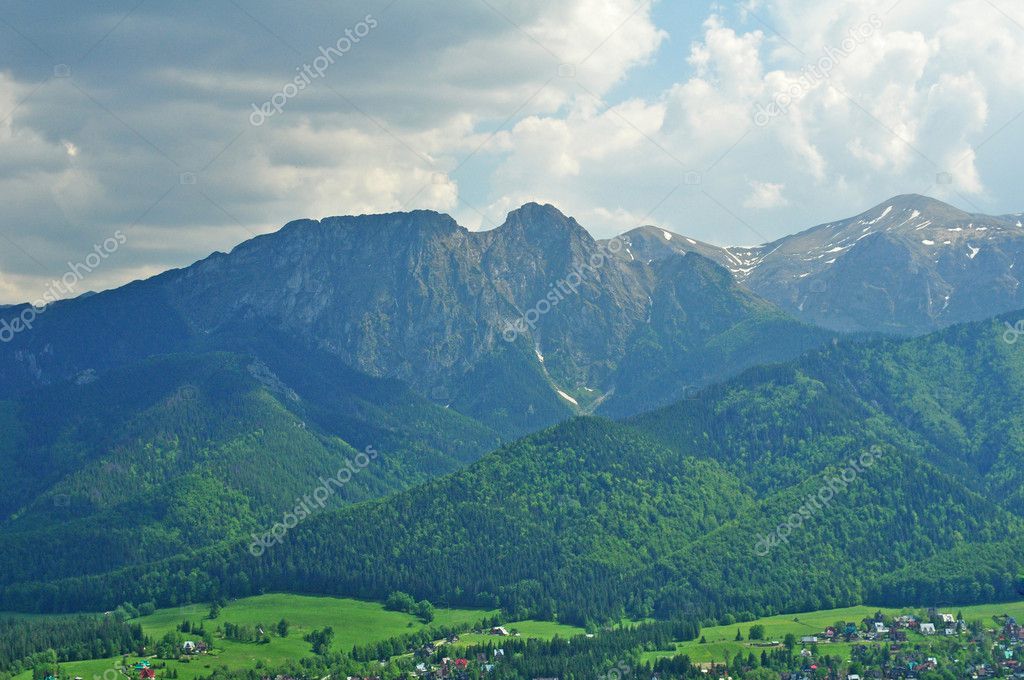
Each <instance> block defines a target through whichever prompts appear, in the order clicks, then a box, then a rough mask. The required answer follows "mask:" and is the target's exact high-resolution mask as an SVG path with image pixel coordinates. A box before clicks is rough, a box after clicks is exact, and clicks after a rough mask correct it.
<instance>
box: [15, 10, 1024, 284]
mask: <svg viewBox="0 0 1024 680" xmlns="http://www.w3.org/2000/svg"><path fill="white" fill-rule="evenodd" d="M1022 63H1024V6H1022V4H1021V3H1020V2H1019V1H1018V0H899V1H897V0H884V1H883V2H876V1H875V0H842V1H840V0H750V1H748V2H738V3H713V4H707V3H705V2H700V1H695V2H691V1H690V0H686V1H685V2H684V1H682V0H674V1H672V2H669V1H668V0H661V1H660V2H659V1H654V2H650V1H639V0H446V1H445V2H443V3H442V2H439V3H425V2H416V1H414V0H354V1H353V0H345V1H344V2H337V1H334V2H313V1H309V2H289V3H279V2H270V1H269V0H268V1H262V0H260V1H255V0H208V1H207V2H177V3H167V2H157V1H156V0H141V1H140V0H126V1H124V2H117V1H96V2H89V3H68V2H63V1H62V2H48V1H45V0H33V1H31V2H30V1H28V0H25V1H20V0H15V1H12V2H9V3H5V11H4V13H3V14H2V15H0V202H2V205H3V206H4V209H3V212H2V214H0V303H6V302H18V301H27V300H34V299H38V297H39V296H40V295H41V294H42V292H43V291H44V290H46V288H47V283H48V282H49V281H50V280H51V279H53V278H56V277H59V276H60V275H61V274H62V273H63V272H65V271H66V270H67V268H68V265H69V263H75V262H79V261H82V260H83V258H84V257H85V256H86V255H87V254H88V253H90V252H92V251H93V249H94V247H95V246H96V245H98V244H101V243H103V241H104V239H107V238H108V237H110V236H111V235H112V234H114V233H115V232H117V231H120V232H121V233H123V234H124V236H125V243H124V245H122V246H120V247H119V248H118V249H117V251H116V252H115V253H113V254H111V255H110V256H109V257H107V258H105V259H104V260H103V262H102V264H101V266H99V267H97V268H96V269H95V271H93V272H92V274H91V275H90V276H89V277H88V279H87V280H86V281H85V282H83V285H87V287H88V288H91V289H96V290H98V289H103V288H108V287H111V286H114V285H118V284H120V283H124V282H127V281H130V280H132V279H136V278H140V277H144V276H148V275H151V274H154V273H156V272H159V271H162V270H164V269H167V268H170V267H176V266H183V265H187V264H189V263H191V262H192V261H194V260H196V259H198V258H200V257H203V256H205V255H206V254H208V253H210V252H212V251H214V250H227V249H230V248H231V247H232V246H234V245H235V244H237V243H239V242H241V241H243V240H245V239H247V238H250V237H251V236H252V235H254V234H259V233H263V232H267V231H272V230H274V229H277V228H278V227H280V226H281V225H282V224H284V223H285V222H287V221H289V220H292V219H296V218H300V217H313V218H319V217H324V216H329V215H340V214H359V213H370V212H389V211H396V210H407V209H413V208H431V209H435V210H440V211H443V212H448V213H451V214H452V215H454V216H455V217H456V219H458V221H459V222H460V223H461V224H463V225H465V226H466V227H468V228H471V229H488V228H493V227H494V226H496V225H497V224H500V223H501V222H502V221H503V219H504V216H505V214H506V213H507V212H508V211H509V210H511V209H513V208H515V207H518V206H519V205H520V204H522V203H524V202H527V201H539V202H550V203H553V204H555V205H557V206H558V207H559V208H560V209H562V210H563V211H564V212H566V213H568V214H571V215H573V216H575V217H576V218H577V219H578V220H579V221H580V222H581V223H582V224H583V225H584V226H586V227H587V228H588V229H590V231H591V232H592V233H594V234H595V235H596V236H609V235H612V234H613V233H619V232H621V231H624V230H626V229H629V228H631V227H634V226H637V225H638V224H658V225H661V226H664V227H666V228H669V229H672V230H674V231H678V232H681V233H684V234H687V235H690V236H693V237H695V238H700V239H703V240H706V241H709V242H712V243H718V244H752V243H760V242H764V241H767V240H770V239H772V238H775V237H778V236H781V235H783V234H787V233H792V232H794V231H798V230H800V229H804V228H807V227H809V226H813V225H815V224H818V223H822V222H826V221H828V220H831V219H837V218H841V217H846V216H850V215H853V214H856V213H859V212H861V211H863V210H866V209H867V208H869V207H871V206H874V205H875V204H877V203H880V202H882V201H884V200H885V199H886V198H887V197H889V196H892V195H894V194H900V193H924V194H929V195H932V196H935V197H937V198H941V199H943V200H947V201H949V202H951V203H953V204H955V205H957V206H958V207H961V208H964V209H967V210H970V211H973V212H986V213H996V214H1002V213H1009V212H1018V211H1020V210H1024V196H1022V195H1021V191H1020V188H1021V179H1020V178H1021V168H1020V153H1019V150H1020V149H1021V148H1022V147H1024V115H1022V114H1024V69H1021V67H1020V64H1022ZM76 292H79V293H80V292H84V290H79V291H76Z"/></svg>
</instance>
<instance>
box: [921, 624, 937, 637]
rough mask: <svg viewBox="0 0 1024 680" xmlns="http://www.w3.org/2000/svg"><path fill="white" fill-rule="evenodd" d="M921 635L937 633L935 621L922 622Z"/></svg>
mask: <svg viewBox="0 0 1024 680" xmlns="http://www.w3.org/2000/svg"><path fill="white" fill-rule="evenodd" d="M921 635H935V624H934V623H922V624H921Z"/></svg>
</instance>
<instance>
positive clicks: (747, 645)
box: [643, 602, 1024, 663]
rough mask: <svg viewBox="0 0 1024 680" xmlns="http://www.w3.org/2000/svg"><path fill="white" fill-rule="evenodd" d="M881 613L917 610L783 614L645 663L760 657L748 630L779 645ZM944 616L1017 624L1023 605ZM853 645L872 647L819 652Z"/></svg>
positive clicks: (721, 630) (721, 629)
mask: <svg viewBox="0 0 1024 680" xmlns="http://www.w3.org/2000/svg"><path fill="white" fill-rule="evenodd" d="M877 611H881V612H882V613H883V614H887V615H898V614H908V613H916V612H918V611H919V610H918V609H914V608H902V609H893V608H886V607H864V606H860V607H846V608H843V609H826V610H821V611H815V612H807V613H803V614H782V615H779V616H769V617H766V618H762V619H757V620H755V621H746V622H743V623H736V624H732V625H729V626H714V627H712V628H704V629H702V630H701V635H702V636H703V637H704V639H705V640H706V643H705V644H701V643H700V642H699V640H700V638H698V639H697V640H694V641H688V642H681V643H679V644H677V645H676V649H675V651H672V652H668V651H662V652H647V653H645V654H644V656H643V658H644V660H653V659H656V658H659V657H665V656H673V655H675V654H688V655H689V656H690V658H691V659H692V660H693V661H694V662H698V663H709V662H713V661H719V662H720V661H722V660H723V659H724V658H725V656H726V655H727V654H728V656H729V657H730V658H732V657H734V656H736V654H737V653H740V652H742V653H743V654H744V656H745V655H747V654H749V653H750V652H754V653H755V654H760V652H761V650H762V649H763V647H758V646H756V645H757V644H758V643H755V642H750V641H749V640H746V639H745V638H746V637H747V634H748V632H749V631H750V627H751V626H753V625H756V624H760V625H763V626H764V628H765V640H763V641H758V642H760V643H764V642H771V641H776V640H777V641H782V639H783V638H785V636H786V634H787V633H792V634H794V635H796V636H797V638H798V639H799V638H800V637H802V636H804V635H814V634H815V633H820V632H822V631H823V630H824V629H825V627H826V626H831V625H832V624H834V623H835V622H836V621H854V622H857V623H860V621H861V620H862V619H864V618H866V617H869V616H872V615H874V613H875V612H877ZM942 611H944V612H948V613H950V614H956V613H957V612H963V615H964V619H965V620H967V621H972V620H981V621H982V623H983V624H985V626H986V627H991V626H992V625H993V621H992V617H993V616H995V615H1002V614H1008V615H1010V616H1013V617H1016V618H1017V619H1018V620H1021V619H1022V618H1024V602H1011V603H1007V604H985V605H976V606H971V607H947V608H944V609H942ZM737 628H738V629H739V630H740V633H741V634H742V635H743V637H744V640H743V641H742V642H738V641H736V629H737ZM938 639H941V636H937V637H925V636H923V635H917V634H914V633H911V635H910V639H909V641H910V642H925V641H929V640H932V641H934V640H938ZM855 644H872V643H869V642H861V643H845V642H839V643H827V644H821V645H819V650H820V651H821V653H823V654H829V655H831V656H840V657H842V658H844V659H849V658H850V649H851V648H852V647H853V646H854V645H855Z"/></svg>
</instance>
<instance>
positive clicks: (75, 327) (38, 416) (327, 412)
mask: <svg viewBox="0 0 1024 680" xmlns="http://www.w3.org/2000/svg"><path fill="white" fill-rule="evenodd" d="M1022 252H1024V228H1021V226H1020V220H1019V218H1017V217H1016V216H1009V217H986V216H981V215H970V214H967V213H963V212H960V211H958V210H956V209H954V208H952V207H950V206H946V205H944V204H941V203H939V202H937V201H934V200H932V199H927V198H924V197H920V196H900V197H896V198H893V199H891V200H890V201H887V202H884V203H883V204H880V205H879V206H878V207H876V208H873V209H871V210H869V211H867V212H866V213H864V214H862V215H859V216H857V217H853V218H850V219H847V220H842V221H838V222H834V223H830V224H826V225H822V226H819V227H814V228H812V229H810V230H807V231H805V232H802V233H800V234H796V235H794V236H790V237H786V238H783V239H780V240H778V241H775V242H773V243H771V244H767V245H764V246H758V247H750V248H734V247H728V248H726V247H718V246H713V245H710V244H706V243H701V242H699V241H696V240H694V239H690V238H687V237H685V236H681V235H678V234H673V233H672V232H669V231H666V230H663V229H659V228H655V227H641V228H638V229H635V230H632V231H630V232H627V233H626V234H623V235H622V236H619V237H616V238H615V239H608V240H597V239H594V238H593V237H592V236H591V235H590V234H589V233H588V232H587V231H586V230H585V229H584V228H583V227H582V226H581V225H580V224H579V223H577V222H576V221H575V220H574V219H572V218H570V217H567V216H565V215H563V214H562V213H560V212H559V211H558V210H557V209H556V208H554V207H553V206H550V205H545V206H542V205H537V204H527V205H525V206H523V207H522V208H520V209H518V210H516V211H513V212H512V213H510V214H509V216H508V218H507V220H506V221H505V223H504V224H502V225H501V226H500V227H498V228H497V229H494V230H491V231H487V232H472V231H469V230H467V229H465V228H463V227H461V226H459V225H458V224H457V223H456V222H455V221H454V220H453V219H452V218H450V217H448V216H446V215H442V214H439V213H435V212H429V211H416V212H411V213H396V214H389V215H369V216H359V217H334V218H326V219H323V220H319V221H317V220H300V221H296V222H291V223H289V224H287V225H285V227H283V228H282V229H281V230H280V231H278V232H275V233H272V234H267V235H264V236H260V237H257V238H254V239H252V240H250V241H247V242H245V243H243V244H241V245H239V246H238V247H236V248H235V249H234V250H232V251H231V252H230V253H215V254H213V255H211V256H210V257H208V258H206V259H204V260H202V261H200V262H197V263H195V264H194V265H192V266H190V267H187V268H184V269H178V270H172V271H168V272H165V273H164V274H161V275H159V276H156V277H154V278H151V279H148V280H145V281H137V282H134V283H131V284H128V285H126V286H123V287H121V288H118V289H115V290H111V291H106V292H102V293H96V294H89V295H84V296H81V297H79V298H76V299H72V300H67V301H62V302H58V303H55V304H53V305H51V306H49V307H48V308H46V310H45V312H43V313H39V314H38V315H36V318H35V321H34V324H33V327H32V328H31V329H30V330H24V331H22V332H20V333H17V334H14V335H13V337H12V338H11V339H10V341H9V342H4V343H0V465H3V468H4V470H5V475H4V476H3V477H2V478H0V489H2V491H3V493H2V494H0V538H2V539H3V540H4V544H5V547H6V550H5V553H4V555H2V556H0V608H3V607H8V608H13V609H34V610H73V609H90V608H93V609H94V608H109V607H111V606H115V605H116V604H119V603H120V602H121V601H123V600H124V599H125V598H129V599H132V600H133V601H136V602H141V601H144V600H149V599H154V600H157V601H158V602H160V603H163V604H177V603H179V602H182V601H194V600H196V599H201V598H209V597H214V596H220V595H225V594H227V595H238V594H248V593H252V592H258V591H260V590H267V589H285V590H295V589H299V590H304V591H306V592H329V593H337V594H346V595H361V596H367V597H383V596H385V595H387V594H388V593H389V592H390V591H391V590H395V589H402V590H406V591H408V592H412V593H414V594H415V595H416V596H417V597H429V598H430V599H431V600H432V601H436V602H446V603H451V604H474V605H486V606H494V605H501V606H502V607H504V608H506V609H507V610H509V611H514V612H518V613H520V614H523V615H526V614H529V615H536V616H541V617H552V616H558V617H560V618H563V619H566V620H573V621H578V622H585V621H596V620H612V619H614V618H615V617H617V616H621V615H630V616H637V617H646V616H652V615H655V616H663V615H664V616H675V615H678V614H680V613H685V612H687V611H694V612H697V611H699V612H702V613H703V614H705V615H708V616H717V615H720V614H724V613H728V612H737V611H748V612H758V613H765V612H771V611H792V610H796V609H799V608H802V607H803V608H815V607H817V606H836V605H837V604H839V603H853V602H858V601H864V600H865V599H867V598H869V597H870V598H872V599H873V601H879V602H881V601H897V600H906V601H910V600H912V599H913V598H914V597H922V596H923V595H924V594H928V595H929V596H935V597H940V596H941V597H944V598H947V599H958V598H959V600H964V598H965V597H966V599H967V600H975V601H976V600H978V599H979V598H982V597H983V596H991V597H996V596H998V597H1005V596H1010V595H1012V594H1013V593H1016V592H1017V590H1018V589H1019V588H1020V587H1021V583H1020V581H1019V580H1018V571H1019V565H1020V560H1021V558H1022V555H1021V553H1020V549H1019V548H1018V547H1017V546H1019V545H1020V544H1021V543H1020V540H1019V539H1020V538H1021V535H1020V529H1021V521H1022V519H1024V497H1022V496H1021V492H1020V488H1021V484H1020V483H1021V481H1024V480H1022V471H1024V468H1022V467H1021V465H1020V460H1021V459H1022V458H1021V455H1020V454H1021V446H1024V444H1022V443H1021V442H1022V441H1024V438H1022V429H1021V426H1022V425H1024V423H1021V422H1020V416H1019V414H1018V412H1019V404H1020V400H1021V398H1022V397H1024V361H1022V357H1021V354H1020V347H1019V346H1017V345H1016V344H1015V343H1010V342H1007V341H1006V339H1005V337H1004V331H1005V328H1006V325H1007V324H1009V325H1010V326H1014V324H1015V323H1016V322H1017V321H1018V319H1019V318H1020V317H1019V315H1008V316H1003V317H1000V318H998V319H996V320H993V318H994V317H996V315H998V314H1003V313H1006V312H1011V311H1012V310H1015V309H1017V308H1019V307H1024V300H1022V299H1021V298H1020V292H1019V283H1018V281H1017V279H1016V278H1015V277H1014V272H1015V271H1016V265H1017V262H1018V261H1019V260H1020V257H1021V254H1022ZM25 310H26V307H25V306H10V307H3V308H0V322H2V321H8V322H9V321H11V320H13V319H14V318H15V317H17V316H18V315H20V314H22V313H24V312H25ZM965 322H972V323H966V324H965ZM925 333H927V335H922V334H925ZM368 450H372V451H373V453H374V457H373V462H372V463H369V464H367V465H365V466H360V467H359V470H358V472H355V471H353V472H352V473H351V475H350V479H348V480H346V482H345V483H344V484H340V485H338V486H337V490H336V491H332V492H331V493H330V499H329V502H328V503H327V504H326V505H322V506H321V507H318V508H317V511H316V512H311V513H307V514H309V518H308V519H306V520H305V522H304V523H303V524H302V525H301V526H299V527H297V528H295V529H293V530H292V531H291V532H289V535H288V536H287V538H286V540H282V541H279V543H280V544H276V543H275V545H272V546H268V549H267V550H266V554H265V555H261V556H260V557H259V558H254V557H253V555H252V554H250V551H249V550H247V546H249V544H250V542H251V541H252V540H253V539H252V538H251V537H252V536H254V535H257V536H258V535H260V534H261V532H264V531H266V529H267V527H270V526H273V525H274V524H275V523H278V522H280V519H281V517H282V514H283V513H286V512H289V511H290V510H291V509H292V508H294V507H296V506H297V503H298V502H299V501H300V499H302V498H303V497H304V496H306V495H307V494H309V493H310V492H311V490H312V489H315V488H318V487H320V486H323V485H324V484H325V482H324V478H325V477H330V476H331V475H332V474H334V473H336V472H338V471H339V470H340V469H341V468H343V467H344V466H345V465H351V461H353V460H355V459H356V457H357V456H359V455H360V453H361V452H365V451H368ZM876 450H877V452H879V454H878V455H879V457H880V460H879V463H878V465H876V466H872V467H871V469H869V470H866V471H865V472H864V473H863V474H859V475H858V476H857V477H856V479H855V480H854V481H853V482H851V483H850V484H849V489H847V492H846V493H844V494H841V495H837V499H836V500H835V501H834V503H832V504H831V505H830V507H829V509H828V512H819V513H817V514H816V516H815V519H814V520H812V521H809V522H808V528H807V529H806V530H805V531H803V532H801V533H800V534H799V536H796V537H794V538H792V539H790V540H787V541H783V542H782V544H780V545H772V557H771V560H766V559H764V556H760V555H757V554H756V550H754V549H753V546H756V545H758V544H759V542H760V541H761V540H762V539H764V540H767V539H765V536H769V535H771V532H772V531H773V528H774V527H775V526H776V525H777V524H778V523H779V522H780V521H783V520H785V518H787V517H789V516H791V515H792V514H793V513H794V512H797V513H799V511H800V508H801V507H803V503H804V499H806V497H807V496H808V495H809V494H812V493H815V492H816V489H817V488H818V487H819V486H820V483H821V479H822V478H823V477H822V476H823V475H824V476H827V475H832V474H835V473H837V472H838V471H841V470H842V469H843V466H844V465H846V462H847V461H848V460H849V459H850V458H851V457H856V456H860V455H862V454H863V453H864V452H865V451H876ZM872 455H874V454H872ZM879 537H884V540H881V539H880V538H879ZM968 554H973V555H987V556H989V557H990V559H988V560H986V561H983V562H978V561H977V560H973V561H972V560H967V559H965V557H964V556H965V555H968ZM809 565H810V566H809ZM837 576H841V578H837ZM957 588H961V589H966V590H957ZM963 593H968V594H969V596H964V595H963ZM118 598H120V599H118ZM812 605H813V606H812Z"/></svg>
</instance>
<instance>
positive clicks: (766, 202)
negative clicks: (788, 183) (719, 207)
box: [743, 180, 789, 210]
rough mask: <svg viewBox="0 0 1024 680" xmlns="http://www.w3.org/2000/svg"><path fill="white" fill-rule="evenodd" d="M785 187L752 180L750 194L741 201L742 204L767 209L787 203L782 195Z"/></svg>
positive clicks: (747, 206)
mask: <svg viewBox="0 0 1024 680" xmlns="http://www.w3.org/2000/svg"><path fill="white" fill-rule="evenodd" d="M785 188H786V187H785V186H784V185H782V184H776V183H773V182H759V181H757V180H752V181H751V182H750V195H749V196H747V198H746V200H745V201H743V206H744V207H746V208H751V209H754V210H768V209H771V208H781V207H783V206H786V205H789V201H787V200H786V198H785V197H784V196H783V195H782V191H783V189H785Z"/></svg>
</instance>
